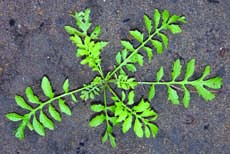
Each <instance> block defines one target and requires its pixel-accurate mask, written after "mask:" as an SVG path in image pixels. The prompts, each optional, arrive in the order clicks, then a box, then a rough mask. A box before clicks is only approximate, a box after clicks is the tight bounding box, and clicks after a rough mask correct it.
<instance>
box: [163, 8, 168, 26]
mask: <svg viewBox="0 0 230 154" xmlns="http://www.w3.org/2000/svg"><path fill="white" fill-rule="evenodd" d="M168 18H169V12H168V10H164V11H163V13H162V20H163V24H165V23H167V21H168Z"/></svg>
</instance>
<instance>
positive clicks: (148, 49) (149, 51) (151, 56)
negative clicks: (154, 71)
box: [143, 46, 153, 63]
mask: <svg viewBox="0 0 230 154" xmlns="http://www.w3.org/2000/svg"><path fill="white" fill-rule="evenodd" d="M143 49H144V50H145V51H146V52H147V56H148V62H149V63H150V62H151V60H152V58H153V52H152V49H151V48H149V47H146V46H145V47H143Z"/></svg>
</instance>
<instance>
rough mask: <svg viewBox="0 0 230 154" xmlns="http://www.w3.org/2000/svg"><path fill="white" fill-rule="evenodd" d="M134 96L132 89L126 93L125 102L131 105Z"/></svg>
mask: <svg viewBox="0 0 230 154" xmlns="http://www.w3.org/2000/svg"><path fill="white" fill-rule="evenodd" d="M134 96H135V94H134V91H133V90H132V91H130V92H129V95H128V103H127V104H128V105H132V104H133V103H134Z"/></svg>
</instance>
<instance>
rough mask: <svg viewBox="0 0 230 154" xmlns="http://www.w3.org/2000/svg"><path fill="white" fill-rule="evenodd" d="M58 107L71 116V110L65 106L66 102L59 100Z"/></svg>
mask: <svg viewBox="0 0 230 154" xmlns="http://www.w3.org/2000/svg"><path fill="white" fill-rule="evenodd" d="M58 105H59V108H60V110H61V112H63V113H65V114H67V115H69V116H70V115H71V110H70V108H69V107H68V106H67V105H66V104H65V101H64V100H62V99H59V100H58Z"/></svg>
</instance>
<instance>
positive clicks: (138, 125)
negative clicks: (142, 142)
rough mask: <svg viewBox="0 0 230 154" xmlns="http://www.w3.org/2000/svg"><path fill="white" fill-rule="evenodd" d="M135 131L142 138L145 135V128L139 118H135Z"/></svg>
mask: <svg viewBox="0 0 230 154" xmlns="http://www.w3.org/2000/svg"><path fill="white" fill-rule="evenodd" d="M134 132H135V134H136V135H137V137H140V138H142V137H143V134H144V133H143V129H142V124H141V122H140V120H139V119H138V118H136V119H135V122H134Z"/></svg>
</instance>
